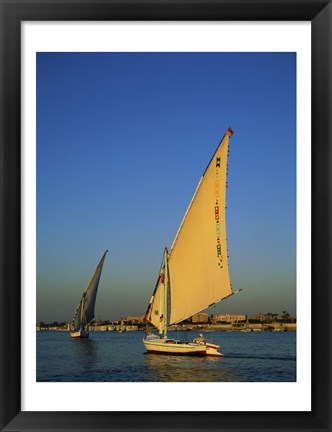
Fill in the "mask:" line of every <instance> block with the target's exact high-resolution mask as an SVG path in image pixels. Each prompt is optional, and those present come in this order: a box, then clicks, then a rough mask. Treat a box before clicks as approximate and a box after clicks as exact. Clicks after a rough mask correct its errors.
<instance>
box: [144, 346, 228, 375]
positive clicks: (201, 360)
mask: <svg viewBox="0 0 332 432" xmlns="http://www.w3.org/2000/svg"><path fill="white" fill-rule="evenodd" d="M144 364H145V367H146V369H147V372H148V376H149V381H156V382H220V381H233V380H234V376H233V375H232V372H231V370H230V369H229V368H228V367H227V365H225V363H224V362H223V358H220V357H218V358H217V357H190V356H170V355H163V354H149V353H146V354H145V355H144Z"/></svg>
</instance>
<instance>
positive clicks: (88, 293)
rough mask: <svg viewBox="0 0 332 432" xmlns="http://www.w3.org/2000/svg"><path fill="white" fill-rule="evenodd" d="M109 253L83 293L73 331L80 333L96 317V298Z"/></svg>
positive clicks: (103, 258)
mask: <svg viewBox="0 0 332 432" xmlns="http://www.w3.org/2000/svg"><path fill="white" fill-rule="evenodd" d="M107 252H108V251H106V252H105V253H104V255H103V256H102V258H101V260H100V262H99V264H98V266H97V268H96V270H95V272H94V275H93V276H92V279H91V281H90V283H89V285H88V286H87V288H86V290H85V291H84V292H83V295H82V298H81V301H80V303H79V305H78V307H77V309H76V313H75V315H74V318H73V330H74V331H78V330H80V329H82V328H84V327H85V326H86V325H88V324H89V323H90V322H91V321H92V320H93V318H94V316H95V303H96V296H97V291H98V286H99V280H100V275H101V271H102V269H103V265H104V261H105V257H106V254H107Z"/></svg>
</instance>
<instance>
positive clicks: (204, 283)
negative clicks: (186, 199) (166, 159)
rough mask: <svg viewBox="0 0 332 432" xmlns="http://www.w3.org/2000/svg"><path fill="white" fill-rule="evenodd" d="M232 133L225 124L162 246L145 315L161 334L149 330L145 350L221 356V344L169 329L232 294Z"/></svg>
mask: <svg viewBox="0 0 332 432" xmlns="http://www.w3.org/2000/svg"><path fill="white" fill-rule="evenodd" d="M232 135H233V131H232V129H230V128H229V129H228V130H227V132H226V134H225V135H224V137H223V139H222V140H221V142H220V144H219V146H218V148H217V150H216V151H215V153H214V155H213V157H212V159H211V161H210V163H209V165H208V167H207V168H206V170H205V172H204V174H203V176H202V177H201V179H200V181H199V183H198V186H197V188H196V191H195V193H194V196H193V198H192V200H191V202H190V204H189V206H188V209H187V211H186V213H185V215H184V218H183V220H182V222H181V225H180V227H179V229H178V232H177V234H176V236H175V239H174V241H173V245H172V247H171V250H170V251H169V252H168V250H167V248H165V250H164V258H163V263H162V266H161V271H160V273H159V276H158V280H157V283H156V286H155V289H154V292H153V295H152V297H151V300H150V303H149V305H148V309H147V311H146V314H145V320H146V321H147V322H148V323H151V324H152V325H153V326H154V327H156V328H158V329H159V336H156V335H154V334H152V333H149V332H147V335H146V336H145V338H144V339H143V343H144V345H145V348H146V349H147V351H148V352H151V353H162V354H182V355H185V354H187V355H215V356H222V354H221V353H219V352H218V348H220V347H219V345H216V344H213V343H209V342H206V341H205V340H204V339H203V340H201V339H202V338H198V340H196V341H195V340H194V341H192V342H185V341H180V340H175V339H170V338H168V337H167V329H168V327H169V326H170V325H172V324H177V323H179V322H181V321H183V320H185V319H187V318H189V317H191V316H192V315H194V314H195V313H198V312H200V311H202V310H204V309H206V308H207V307H209V306H212V305H213V304H215V303H216V302H219V301H220V300H223V299H225V298H226V297H229V296H231V295H233V294H235V292H233V291H232V287H231V284H230V277H229V269H228V251H227V241H226V218H225V216H226V215H225V214H226V210H225V208H226V187H227V185H226V177H227V163H228V145H229V138H230V137H231V136H232ZM239 291H240V290H239ZM236 292H238V291H236Z"/></svg>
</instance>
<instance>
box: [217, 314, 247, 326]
mask: <svg viewBox="0 0 332 432" xmlns="http://www.w3.org/2000/svg"><path fill="white" fill-rule="evenodd" d="M246 320H247V315H231V314H221V315H217V316H216V317H215V322H225V323H231V324H234V323H238V322H242V321H246Z"/></svg>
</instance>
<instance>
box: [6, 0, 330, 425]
mask: <svg viewBox="0 0 332 432" xmlns="http://www.w3.org/2000/svg"><path fill="white" fill-rule="evenodd" d="M0 4H1V158H0V160H1V170H0V173H1V232H0V238H1V261H0V262H1V269H0V275H1V287H0V288H1V291H0V293H1V299H0V305H1V315H0V324H1V350H0V358H1V377H0V378H1V386H0V396H1V400H0V403H1V405H0V409H1V415H0V426H1V430H3V431H19V430H20V431H28V430H29V431H35V430H36V431H37V430H45V431H51V430H52V431H73V430H82V431H138V430H139V431H143V430H144V431H145V430H147V431H149V430H153V431H159V430H160V431H168V430H177V431H186V430H191V431H216V430H222V431H256V430H257V431H258V430H264V431H270V430H271V431H272V430H273V431H277V430H283V431H291V430H292V431H293V430H297V431H300V430H301V431H331V430H332V422H331V414H330V402H331V379H332V378H331V377H332V373H331V359H332V355H331V270H330V269H331V248H330V243H331V232H332V231H331V197H330V190H331V148H332V147H331V144H332V143H331V120H332V117H331V100H332V98H331V96H332V94H331V89H332V86H331V77H332V70H331V65H332V62H331V60H332V57H331V44H332V39H331V30H332V25H331V24H332V5H331V1H327V0H278V1H277V0H264V1H260V0H246V1H245V2H244V1H243V0H206V1H204V0H178V1H176V2H174V1H171V0H150V1H146V0H122V1H116V0H80V1H77V0H76V1H75V0H65V1H61V2H59V1H57V0H50V1H48V0H34V1H32V0H21V1H15V0H0ZM108 20H184V21H189V20H229V21H252V20H254V21H260V20H264V21H311V25H312V70H311V72H312V238H311V240H312V341H313V343H312V352H311V353H310V352H308V356H309V355H310V356H311V359H312V410H311V411H310V412H288V411H287V412H260V411H257V412H238V411H234V412H149V411H146V412H23V411H21V318H20V311H21V143H20V134H21V89H20V86H21V22H22V21H108ZM266 396H267V395H265V394H264V395H262V397H266ZM239 397H241V396H239ZM242 397H250V395H248V394H247V395H243V396H242ZM234 406H236V401H234ZM258 406H259V404H258ZM147 407H148V401H147ZM147 409H148V408H147Z"/></svg>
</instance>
